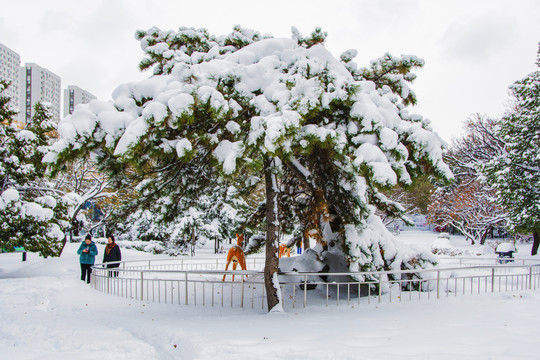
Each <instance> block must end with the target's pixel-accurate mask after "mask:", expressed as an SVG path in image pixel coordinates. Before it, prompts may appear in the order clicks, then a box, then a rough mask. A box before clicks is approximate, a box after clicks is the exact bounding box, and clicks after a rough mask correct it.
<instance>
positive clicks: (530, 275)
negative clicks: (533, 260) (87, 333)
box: [529, 266, 532, 290]
mask: <svg viewBox="0 0 540 360" xmlns="http://www.w3.org/2000/svg"><path fill="white" fill-rule="evenodd" d="M531 289H532V266H531V267H529V290H531Z"/></svg>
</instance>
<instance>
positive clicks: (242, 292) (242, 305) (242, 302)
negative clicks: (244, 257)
mask: <svg viewBox="0 0 540 360" xmlns="http://www.w3.org/2000/svg"><path fill="white" fill-rule="evenodd" d="M240 292H241V294H240V296H241V297H242V300H241V301H240V306H241V307H242V309H243V308H244V275H242V285H241V291H240Z"/></svg>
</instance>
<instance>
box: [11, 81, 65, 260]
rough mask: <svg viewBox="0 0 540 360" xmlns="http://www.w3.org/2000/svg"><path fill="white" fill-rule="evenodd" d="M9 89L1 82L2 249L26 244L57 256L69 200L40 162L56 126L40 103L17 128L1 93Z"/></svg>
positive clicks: (31, 249)
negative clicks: (56, 187) (22, 124)
mask: <svg viewBox="0 0 540 360" xmlns="http://www.w3.org/2000/svg"><path fill="white" fill-rule="evenodd" d="M7 86H8V85H7V83H6V82H4V81H3V80H2V81H0V248H2V249H5V250H7V251H13V250H14V248H15V247H18V246H23V247H24V248H25V249H26V250H27V251H33V252H39V253H40V254H41V255H42V256H45V257H47V256H58V255H59V254H60V251H61V249H62V247H63V246H62V245H63V239H64V233H63V232H62V229H63V228H65V226H66V224H67V222H66V221H65V220H66V217H67V212H68V208H69V206H70V201H69V198H66V197H64V196H63V193H61V192H59V191H57V189H55V185H54V183H51V182H50V181H48V180H47V177H46V174H45V172H46V165H45V164H43V163H42V158H43V155H44V154H45V153H46V152H47V145H48V141H49V137H48V135H47V133H49V132H51V131H53V130H54V129H55V127H56V124H55V123H54V122H53V121H52V120H51V116H50V114H49V113H48V110H47V107H46V106H45V105H44V104H39V103H38V104H37V105H36V107H35V115H34V116H33V118H32V121H31V123H29V124H27V126H26V127H25V128H24V129H19V128H18V127H17V126H16V124H15V120H14V117H15V115H16V112H15V111H14V110H13V109H11V108H10V107H9V98H8V97H6V96H3V95H2V92H3V91H4V90H5V88H6V87H7Z"/></svg>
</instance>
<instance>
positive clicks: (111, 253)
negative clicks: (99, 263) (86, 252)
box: [103, 235, 122, 277]
mask: <svg viewBox="0 0 540 360" xmlns="http://www.w3.org/2000/svg"><path fill="white" fill-rule="evenodd" d="M107 241H108V243H107V246H105V253H104V254H103V263H108V262H114V261H120V260H122V253H121V252H120V247H119V246H118V245H117V244H116V243H115V242H114V236H112V235H109V237H108V238H107ZM119 266H120V264H107V268H117V267H119ZM111 274H112V276H114V277H117V276H118V271H109V276H111Z"/></svg>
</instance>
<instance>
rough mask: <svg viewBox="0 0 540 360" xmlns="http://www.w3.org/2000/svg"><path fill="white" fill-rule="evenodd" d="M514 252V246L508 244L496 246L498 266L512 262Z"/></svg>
mask: <svg viewBox="0 0 540 360" xmlns="http://www.w3.org/2000/svg"><path fill="white" fill-rule="evenodd" d="M515 252H516V248H515V247H514V245H512V244H510V243H500V244H499V245H497V248H496V249H495V253H496V254H497V255H498V257H499V259H500V260H499V264H506V263H509V262H511V261H514V260H513V258H514V253H515Z"/></svg>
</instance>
